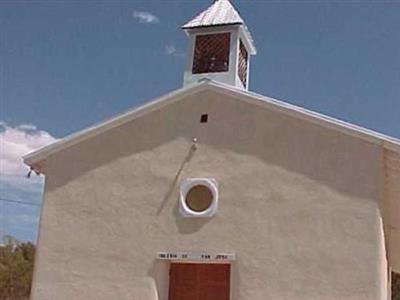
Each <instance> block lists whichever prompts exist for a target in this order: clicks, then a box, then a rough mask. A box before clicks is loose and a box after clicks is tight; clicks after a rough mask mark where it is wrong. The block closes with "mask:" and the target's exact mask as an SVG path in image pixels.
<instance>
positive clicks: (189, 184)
mask: <svg viewBox="0 0 400 300" xmlns="http://www.w3.org/2000/svg"><path fill="white" fill-rule="evenodd" d="M198 185H203V186H205V187H207V188H208V189H210V191H211V194H212V197H213V198H212V201H211V205H210V206H209V207H208V208H207V209H206V210H204V211H194V210H192V209H190V207H189V206H188V205H187V204H186V196H187V194H188V192H189V191H190V189H191V188H193V187H195V186H198ZM218 196H219V195H218V184H217V181H216V180H215V179H214V178H187V179H185V180H183V181H182V183H181V188H180V197H179V211H180V213H181V215H182V216H183V217H186V218H210V217H212V216H213V215H214V214H215V213H216V212H217V208H218Z"/></svg>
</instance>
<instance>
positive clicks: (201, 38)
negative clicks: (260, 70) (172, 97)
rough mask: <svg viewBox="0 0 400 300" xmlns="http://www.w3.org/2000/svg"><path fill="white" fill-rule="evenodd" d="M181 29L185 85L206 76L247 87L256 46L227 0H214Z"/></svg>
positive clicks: (236, 85) (242, 87)
mask: <svg viewBox="0 0 400 300" xmlns="http://www.w3.org/2000/svg"><path fill="white" fill-rule="evenodd" d="M182 29H183V30H184V31H185V32H186V34H187V36H188V37H189V47H188V55H187V64H186V68H185V73H184V79H183V85H184V86H187V85H190V84H193V83H196V82H198V81H199V80H201V79H204V78H208V79H211V80H215V81H219V82H222V83H225V84H229V85H232V86H235V87H238V88H241V89H245V90H247V89H248V87H249V71H250V56H251V55H255V54H256V48H255V46H254V43H253V39H252V37H251V34H250V31H249V30H248V28H247V26H246V24H245V22H244V21H243V19H242V18H241V16H240V15H239V13H238V12H237V10H236V9H235V8H234V7H233V5H232V4H231V3H230V1H229V0H216V1H214V3H213V4H212V5H211V6H210V7H209V8H207V9H206V10H204V11H203V12H201V13H200V14H198V15H197V16H196V17H195V18H194V19H192V20H191V21H189V22H187V23H186V24H185V25H183V26H182Z"/></svg>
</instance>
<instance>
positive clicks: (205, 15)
mask: <svg viewBox="0 0 400 300" xmlns="http://www.w3.org/2000/svg"><path fill="white" fill-rule="evenodd" d="M227 25H238V26H241V27H243V29H244V34H245V35H246V36H247V39H248V41H249V44H250V45H249V46H250V47H249V48H250V49H249V51H250V54H252V55H255V54H256V53H257V50H256V47H255V45H254V41H253V38H252V36H251V33H250V31H249V29H248V28H247V26H246V23H245V22H244V20H243V18H242V17H241V16H240V14H239V12H238V11H237V10H236V9H235V7H234V6H233V5H232V3H231V2H230V1H229V0H216V1H214V3H213V4H212V5H211V6H210V7H208V8H207V9H206V10H204V11H202V12H200V13H199V14H198V15H197V16H195V17H194V18H193V19H192V20H190V21H189V22H187V23H186V24H184V25H183V26H182V29H184V30H190V29H195V28H202V27H212V26H227Z"/></svg>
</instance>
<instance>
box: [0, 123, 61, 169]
mask: <svg viewBox="0 0 400 300" xmlns="http://www.w3.org/2000/svg"><path fill="white" fill-rule="evenodd" d="M55 141H56V139H55V138H54V137H52V136H51V135H50V134H49V133H48V132H46V131H42V130H38V129H37V128H36V126H34V125H32V124H21V125H19V126H16V127H11V126H8V125H7V124H6V123H5V122H3V121H0V173H1V174H2V176H3V175H6V176H7V175H8V176H21V175H25V174H26V172H27V167H26V166H25V165H24V163H23V162H22V156H24V155H25V154H28V153H29V152H32V151H34V150H36V149H39V148H41V147H43V146H46V145H48V144H50V143H53V142H55Z"/></svg>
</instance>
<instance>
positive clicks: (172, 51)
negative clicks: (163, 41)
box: [165, 45, 176, 55]
mask: <svg viewBox="0 0 400 300" xmlns="http://www.w3.org/2000/svg"><path fill="white" fill-rule="evenodd" d="M175 53H176V48H175V46H174V45H167V46H165V54H167V55H174V54H175Z"/></svg>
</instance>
